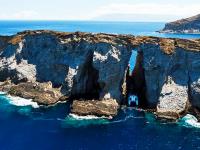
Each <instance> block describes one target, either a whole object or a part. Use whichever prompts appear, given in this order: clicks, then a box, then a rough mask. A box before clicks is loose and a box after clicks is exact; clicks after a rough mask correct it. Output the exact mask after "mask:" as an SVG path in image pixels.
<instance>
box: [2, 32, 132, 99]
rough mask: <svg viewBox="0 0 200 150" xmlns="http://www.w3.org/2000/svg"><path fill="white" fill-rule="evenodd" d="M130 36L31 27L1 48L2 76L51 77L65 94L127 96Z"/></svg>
mask: <svg viewBox="0 0 200 150" xmlns="http://www.w3.org/2000/svg"><path fill="white" fill-rule="evenodd" d="M129 39H130V37H126V36H117V35H106V34H96V35H93V34H87V33H59V32H52V31H27V32H22V33H19V34H18V35H15V36H13V37H11V39H10V40H9V41H8V42H7V44H6V47H5V48H4V49H3V51H0V66H1V68H0V74H1V76H0V81H5V80H7V79H10V80H11V81H12V82H14V83H15V84H18V83H20V82H27V81H29V82H33V83H34V82H49V81H50V82H52V84H53V87H61V91H62V94H63V95H67V96H71V95H84V94H87V95H95V98H99V99H104V98H115V99H117V100H118V101H120V100H121V98H122V92H121V90H122V87H121V84H122V82H123V79H124V75H125V70H126V67H127V63H128V61H129V58H130V55H131V47H130V46H129V42H128V40H129Z"/></svg>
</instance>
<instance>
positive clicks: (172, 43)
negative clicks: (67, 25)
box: [0, 30, 200, 54]
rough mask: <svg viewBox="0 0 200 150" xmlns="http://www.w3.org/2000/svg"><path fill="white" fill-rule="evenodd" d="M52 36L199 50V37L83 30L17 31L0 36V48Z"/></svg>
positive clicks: (169, 49) (66, 40) (61, 39)
mask: <svg viewBox="0 0 200 150" xmlns="http://www.w3.org/2000/svg"><path fill="white" fill-rule="evenodd" d="M43 35H47V36H53V37H55V38H56V39H58V40H59V42H62V43H70V42H80V41H86V42H88V43H109V44H112V45H122V44H123V45H125V46H128V47H132V48H136V47H138V46H139V45H142V44H153V45H158V46H160V47H161V49H162V50H163V52H164V53H166V54H172V53H173V52H174V50H175V48H183V49H185V50H190V51H197V52H199V51H200V39H175V38H159V37H150V36H138V37H136V36H132V35H116V34H105V33H97V34H93V33H85V32H57V31H49V30H36V31H24V32H19V33H18V34H16V35H13V36H0V50H1V49H3V48H4V47H5V43H7V44H13V45H16V44H18V43H19V42H21V41H22V40H23V39H24V38H26V37H28V36H29V37H30V36H33V37H34V36H43Z"/></svg>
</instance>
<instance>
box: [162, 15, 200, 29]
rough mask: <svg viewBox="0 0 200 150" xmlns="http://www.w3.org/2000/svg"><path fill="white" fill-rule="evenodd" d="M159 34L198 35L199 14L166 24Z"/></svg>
mask: <svg viewBox="0 0 200 150" xmlns="http://www.w3.org/2000/svg"><path fill="white" fill-rule="evenodd" d="M160 32H164V33H200V14H199V15H196V16H193V17H190V18H185V19H181V20H177V21H174V22H170V23H167V24H166V25H165V28H164V29H163V30H161V31H160Z"/></svg>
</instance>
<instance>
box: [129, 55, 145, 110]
mask: <svg viewBox="0 0 200 150" xmlns="http://www.w3.org/2000/svg"><path fill="white" fill-rule="evenodd" d="M133 53H136V55H135V56H134V57H135V58H131V59H130V64H131V66H130V67H128V71H127V74H126V90H127V91H126V98H125V99H126V101H125V103H126V104H127V100H128V96H129V95H136V96H138V98H139V106H140V107H146V106H147V98H146V83H145V74H144V68H143V54H142V52H136V51H133ZM132 65H133V66H132ZM131 68H132V69H133V70H132V69H131Z"/></svg>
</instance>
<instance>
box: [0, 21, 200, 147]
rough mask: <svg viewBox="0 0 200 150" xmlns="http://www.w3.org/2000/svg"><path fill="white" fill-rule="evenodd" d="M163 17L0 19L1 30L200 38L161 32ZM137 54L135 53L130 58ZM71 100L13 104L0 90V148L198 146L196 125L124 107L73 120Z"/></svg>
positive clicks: (10, 31) (5, 33) (10, 33)
mask: <svg viewBox="0 0 200 150" xmlns="http://www.w3.org/2000/svg"><path fill="white" fill-rule="evenodd" d="M163 26H164V23H120V22H117V23H114V22H52V21H48V22H39V21H37V22H24V21H23V22H14V21H5V22H2V21H1V22H0V34H2V35H12V34H15V33H17V32H20V31H23V30H28V29H33V30H36V29H50V30H58V31H77V30H79V31H87V32H106V33H120V34H135V35H152V36H162V37H179V38H199V37H200V36H199V35H178V34H176V35H172V34H159V33H156V32H154V31H156V30H159V29H161V28H162V27H163ZM134 59H135V57H134V55H133V57H132V62H133V61H134ZM68 114H69V104H68V103H65V104H59V105H57V106H55V107H49V108H43V107H41V108H35V109H34V108H32V107H31V106H21V107H20V106H14V105H11V104H10V103H9V99H8V98H6V97H5V96H3V95H1V96H0V150H27V149H28V150H152V149H154V150H159V149H162V150H190V149H192V150H197V149H200V129H198V128H193V127H191V126H187V125H185V124H184V122H181V123H165V122H159V121H157V120H156V119H155V117H154V115H153V114H150V113H144V112H142V111H136V110H134V109H122V110H121V111H120V113H119V115H118V116H117V117H115V118H114V119H113V120H106V119H100V120H96V119H92V120H77V119H74V118H72V117H70V116H68Z"/></svg>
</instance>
